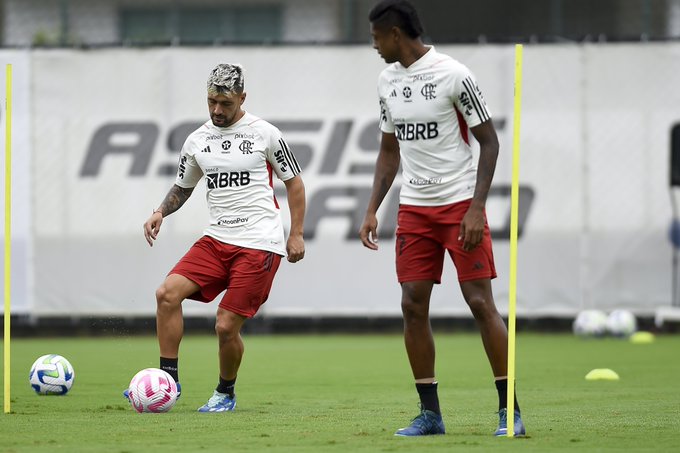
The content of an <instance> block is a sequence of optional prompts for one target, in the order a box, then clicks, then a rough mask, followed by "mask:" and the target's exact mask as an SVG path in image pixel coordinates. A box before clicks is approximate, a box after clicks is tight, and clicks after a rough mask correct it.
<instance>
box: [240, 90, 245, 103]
mask: <svg viewBox="0 0 680 453" xmlns="http://www.w3.org/2000/svg"><path fill="white" fill-rule="evenodd" d="M239 98H240V100H241V104H240V105H243V103H244V102H246V92H245V91H244V92H243V93H241V96H240V97H239Z"/></svg>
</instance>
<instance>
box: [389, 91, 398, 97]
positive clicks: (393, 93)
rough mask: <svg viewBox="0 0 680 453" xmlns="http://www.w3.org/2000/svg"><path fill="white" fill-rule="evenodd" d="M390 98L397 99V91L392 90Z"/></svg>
mask: <svg viewBox="0 0 680 453" xmlns="http://www.w3.org/2000/svg"><path fill="white" fill-rule="evenodd" d="M390 97H391V98H396V97H397V90H392V92H391V93H390Z"/></svg>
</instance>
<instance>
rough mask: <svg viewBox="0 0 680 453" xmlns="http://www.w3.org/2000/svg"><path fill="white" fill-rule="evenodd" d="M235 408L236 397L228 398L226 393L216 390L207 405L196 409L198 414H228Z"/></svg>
mask: <svg viewBox="0 0 680 453" xmlns="http://www.w3.org/2000/svg"><path fill="white" fill-rule="evenodd" d="M235 408H236V395H234V396H233V397H230V396H229V395H227V394H226V393H220V392H218V391H217V390H215V392H214V393H213V396H211V397H210V399H209V400H208V402H207V403H205V404H204V405H203V406H201V407H199V408H198V412H228V411H233V410H234V409H235Z"/></svg>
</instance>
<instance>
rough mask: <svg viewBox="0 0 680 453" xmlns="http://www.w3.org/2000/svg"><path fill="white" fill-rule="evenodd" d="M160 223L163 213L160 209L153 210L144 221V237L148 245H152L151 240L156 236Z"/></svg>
mask: <svg viewBox="0 0 680 453" xmlns="http://www.w3.org/2000/svg"><path fill="white" fill-rule="evenodd" d="M161 223H163V214H161V211H154V213H153V214H151V217H149V218H148V219H147V221H146V222H144V238H145V239H146V242H148V243H149V246H151V247H153V241H155V240H156V238H157V237H158V232H159V231H160V230H161Z"/></svg>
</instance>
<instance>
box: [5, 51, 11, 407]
mask: <svg viewBox="0 0 680 453" xmlns="http://www.w3.org/2000/svg"><path fill="white" fill-rule="evenodd" d="M6 92H7V104H6V105H5V112H6V114H5V312H4V313H5V316H4V318H5V335H4V345H5V347H4V358H5V359H4V370H5V373H4V382H5V414H8V413H9V411H10V393H9V391H10V382H9V381H10V356H9V354H10V347H9V338H10V315H11V312H10V308H11V304H10V297H11V294H12V293H11V291H10V284H11V277H12V272H11V270H12V65H11V64H8V65H7V70H6Z"/></svg>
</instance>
